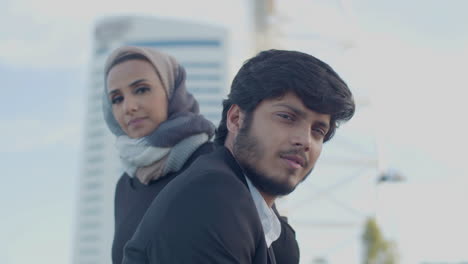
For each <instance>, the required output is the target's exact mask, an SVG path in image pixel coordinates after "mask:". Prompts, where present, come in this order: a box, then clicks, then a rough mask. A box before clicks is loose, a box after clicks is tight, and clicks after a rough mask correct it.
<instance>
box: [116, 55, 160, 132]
mask: <svg viewBox="0 0 468 264" xmlns="http://www.w3.org/2000/svg"><path fill="white" fill-rule="evenodd" d="M107 92H108V97H109V100H110V102H111V104H112V113H113V114H114V117H115V119H116V120H117V122H118V123H119V125H120V127H121V128H122V130H123V131H124V132H125V133H126V134H127V135H128V136H129V137H130V138H141V137H144V136H147V135H149V134H150V133H151V132H153V131H154V130H155V129H156V128H158V126H159V124H161V123H162V122H164V121H165V120H166V119H167V104H168V102H167V94H166V90H165V89H164V87H163V85H162V83H161V80H160V79H159V77H158V75H157V74H156V71H155V69H154V67H153V66H152V65H151V64H150V63H149V62H147V61H144V60H128V61H124V62H122V63H119V64H117V65H115V66H114V67H113V68H112V69H111V70H110V72H109V74H108V75H107Z"/></svg>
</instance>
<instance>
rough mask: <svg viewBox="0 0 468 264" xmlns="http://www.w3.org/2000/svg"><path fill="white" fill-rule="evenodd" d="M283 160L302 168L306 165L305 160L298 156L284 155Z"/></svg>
mask: <svg viewBox="0 0 468 264" xmlns="http://www.w3.org/2000/svg"><path fill="white" fill-rule="evenodd" d="M281 158H283V159H287V160H291V161H294V162H296V163H297V164H299V165H301V167H304V164H305V161H304V158H302V157H301V156H298V155H283V156H281Z"/></svg>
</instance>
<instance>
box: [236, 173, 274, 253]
mask: <svg viewBox="0 0 468 264" xmlns="http://www.w3.org/2000/svg"><path fill="white" fill-rule="evenodd" d="M245 179H246V180H247V185H248V186H249V190H250V195H252V199H253V200H254V203H255V207H256V208H257V212H258V215H259V216H260V221H261V222H262V227H263V232H264V233H265V241H266V244H267V247H270V246H271V243H273V242H274V241H275V240H277V239H278V238H279V236H280V234H281V224H280V221H279V219H278V217H277V216H276V214H275V212H274V211H273V209H271V208H270V207H269V206H268V204H267V203H266V202H265V199H263V197H262V195H261V194H260V192H259V191H258V189H257V188H256V187H255V186H254V185H253V184H252V182H251V181H250V179H249V177H247V176H246V177H245Z"/></svg>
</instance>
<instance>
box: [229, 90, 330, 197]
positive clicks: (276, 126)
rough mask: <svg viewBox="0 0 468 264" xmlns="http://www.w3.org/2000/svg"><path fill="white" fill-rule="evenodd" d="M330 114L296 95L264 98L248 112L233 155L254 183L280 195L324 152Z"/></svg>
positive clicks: (300, 178)
mask: <svg viewBox="0 0 468 264" xmlns="http://www.w3.org/2000/svg"><path fill="white" fill-rule="evenodd" d="M329 127H330V115H326V114H320V113H317V112H315V111H312V110H310V109H308V108H307V107H306V106H304V104H303V103H302V101H301V100H300V99H299V98H298V97H297V96H296V95H295V94H294V93H287V94H285V95H284V96H283V97H280V98H276V99H270V100H264V101H262V102H261V103H260V104H259V105H258V106H257V107H256V108H255V110H254V111H253V112H252V113H250V115H249V114H246V115H244V117H243V120H242V122H241V126H240V129H239V132H238V133H237V135H235V138H234V142H233V154H234V156H235V158H236V159H237V161H238V162H239V164H240V165H241V167H242V168H243V169H244V171H245V173H246V174H247V176H248V177H249V179H250V180H251V181H252V182H253V184H254V185H255V186H256V187H257V188H258V189H259V190H260V191H262V192H264V193H267V194H269V195H273V196H278V195H286V194H289V193H291V192H292V191H293V190H294V189H295V188H296V186H297V185H298V184H299V183H300V182H301V181H302V180H304V179H305V177H306V176H307V175H308V174H309V173H310V171H311V170H312V168H313V167H314V165H315V162H316V161H317V159H318V157H319V156H320V153H321V151H322V145H323V139H324V137H325V135H326V134H327V132H328V129H329Z"/></svg>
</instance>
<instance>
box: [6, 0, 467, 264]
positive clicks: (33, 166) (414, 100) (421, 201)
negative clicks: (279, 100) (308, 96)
mask: <svg viewBox="0 0 468 264" xmlns="http://www.w3.org/2000/svg"><path fill="white" fill-rule="evenodd" d="M248 2H249V1H247V0H243V1H235V0H230V1H229V0H226V1H215V0H199V1H182V0H173V1H151V4H150V5H148V3H147V2H145V1H140V0H134V1H122V0H117V1H110V0H103V1H73V2H67V1H58V0H43V1H32V0H14V1H13V0H2V1H1V3H0V5H1V8H0V81H1V83H2V88H1V95H2V98H4V101H3V103H2V104H1V105H0V110H1V111H0V131H2V132H1V135H2V136H1V137H0V146H1V150H0V160H2V167H3V168H4V171H3V172H4V176H3V178H4V179H5V180H4V183H3V184H2V185H1V186H0V204H1V208H2V209H3V210H2V213H1V214H0V221H1V222H0V223H1V225H0V263H6V264H19V263H30V262H34V263H69V262H70V260H71V254H72V248H71V241H72V238H73V227H74V216H75V211H74V209H75V207H76V205H77V201H76V197H77V188H76V186H77V181H78V179H77V178H78V173H79V164H80V157H81V156H80V155H81V151H82V150H81V142H83V131H84V128H83V125H84V112H85V110H84V109H85V103H86V87H87V82H88V81H89V80H88V73H89V64H90V61H91V54H92V52H91V47H92V33H93V25H94V23H95V22H96V20H97V19H99V18H100V17H102V16H106V15H114V14H144V15H157V16H162V17H172V18H179V19H184V20H190V21H199V22H206V23H215V24H218V25H223V26H225V27H227V28H228V29H229V30H230V32H231V35H230V37H231V47H230V48H231V50H230V51H231V55H230V59H229V63H230V68H231V71H232V73H234V72H235V71H236V70H237V69H238V68H239V66H240V65H241V63H242V61H243V60H245V59H247V58H248V56H250V55H252V50H251V48H250V47H251V44H252V39H251V36H252V35H251V33H252V30H251V27H250V26H251V23H252V19H251V17H250V13H249V12H250V10H249V8H248ZM276 3H277V6H278V21H279V22H281V27H280V29H281V32H282V38H283V39H284V43H288V44H287V45H286V46H285V47H284V48H300V49H302V48H303V49H306V44H304V43H305V42H303V41H302V39H304V38H308V37H310V34H311V32H312V33H313V34H315V35H314V36H316V37H317V38H318V39H319V41H320V42H321V43H324V44H323V46H322V48H321V49H318V50H317V51H316V53H315V54H314V55H317V56H318V57H320V58H322V59H324V60H326V61H328V60H330V61H333V62H335V63H336V65H332V66H334V67H336V69H337V71H338V72H339V73H343V75H342V76H343V78H344V79H345V80H347V82H348V84H349V85H350V87H351V89H355V90H356V91H358V90H359V91H365V92H364V93H363V94H365V95H366V97H368V99H369V100H370V102H371V106H372V107H373V109H374V110H375V111H374V119H373V120H374V121H373V122H372V123H370V124H368V125H369V129H372V130H373V131H375V133H376V135H377V138H378V144H379V149H380V150H381V158H382V161H383V164H384V166H385V167H391V168H395V169H397V170H398V171H400V172H401V173H402V174H403V175H404V176H405V177H406V181H405V182H403V183H400V184H398V185H396V184H385V185H380V186H379V187H378V188H379V197H378V202H379V204H381V207H380V208H383V209H381V212H380V213H381V215H382V217H381V218H380V220H381V221H382V222H383V223H384V226H385V227H388V228H387V229H386V230H385V231H386V234H387V235H388V236H389V237H391V238H393V239H395V240H397V242H398V245H399V248H400V251H401V254H402V263H420V262H422V261H425V260H426V261H437V260H440V261H453V262H455V261H461V260H465V261H466V260H468V253H466V250H464V248H463V245H466V244H467V240H468V230H467V228H466V226H465V225H464V223H466V222H467V220H468V217H467V214H466V213H465V212H463V211H464V210H463V209H464V206H463V204H464V201H465V200H467V198H468V197H467V195H466V194H465V192H464V190H463V186H467V184H468V168H467V167H466V165H465V164H466V162H465V157H466V155H465V153H464V151H465V150H466V149H467V148H468V140H467V139H466V135H467V134H468V125H467V124H466V121H465V120H466V117H465V116H464V114H465V113H466V112H467V111H466V110H465V109H464V106H465V105H466V102H465V101H466V100H465V98H466V95H468V93H467V92H466V90H467V88H468V87H467V84H466V80H465V76H466V73H465V71H466V69H468V27H467V25H468V16H466V10H468V2H466V1H463V0H458V1H457V0H447V1H443V2H442V1H435V0H426V1H423V0H415V1H403V0H394V1H383V0H377V1H376V0H374V1H371V0H343V1H333V0H329V1H325V0H321V1H319V0H315V1H313V0H309V1H306V0H278V1H276ZM337 6H339V7H340V8H341V9H340V10H341V11H340V12H336V10H335V9H336V7H337ZM334 8H335V9H334ZM310 29H313V30H310ZM330 43H339V44H340V45H342V46H343V47H347V48H346V49H345V51H344V52H343V54H339V56H338V55H337V54H333V53H330V52H329V51H328V48H329V46H328V45H330ZM312 52H313V51H312ZM25 252H27V254H25ZM48 252H51V253H53V254H47V253H48ZM44 255H45V256H47V257H46V258H41V257H39V256H44Z"/></svg>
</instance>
